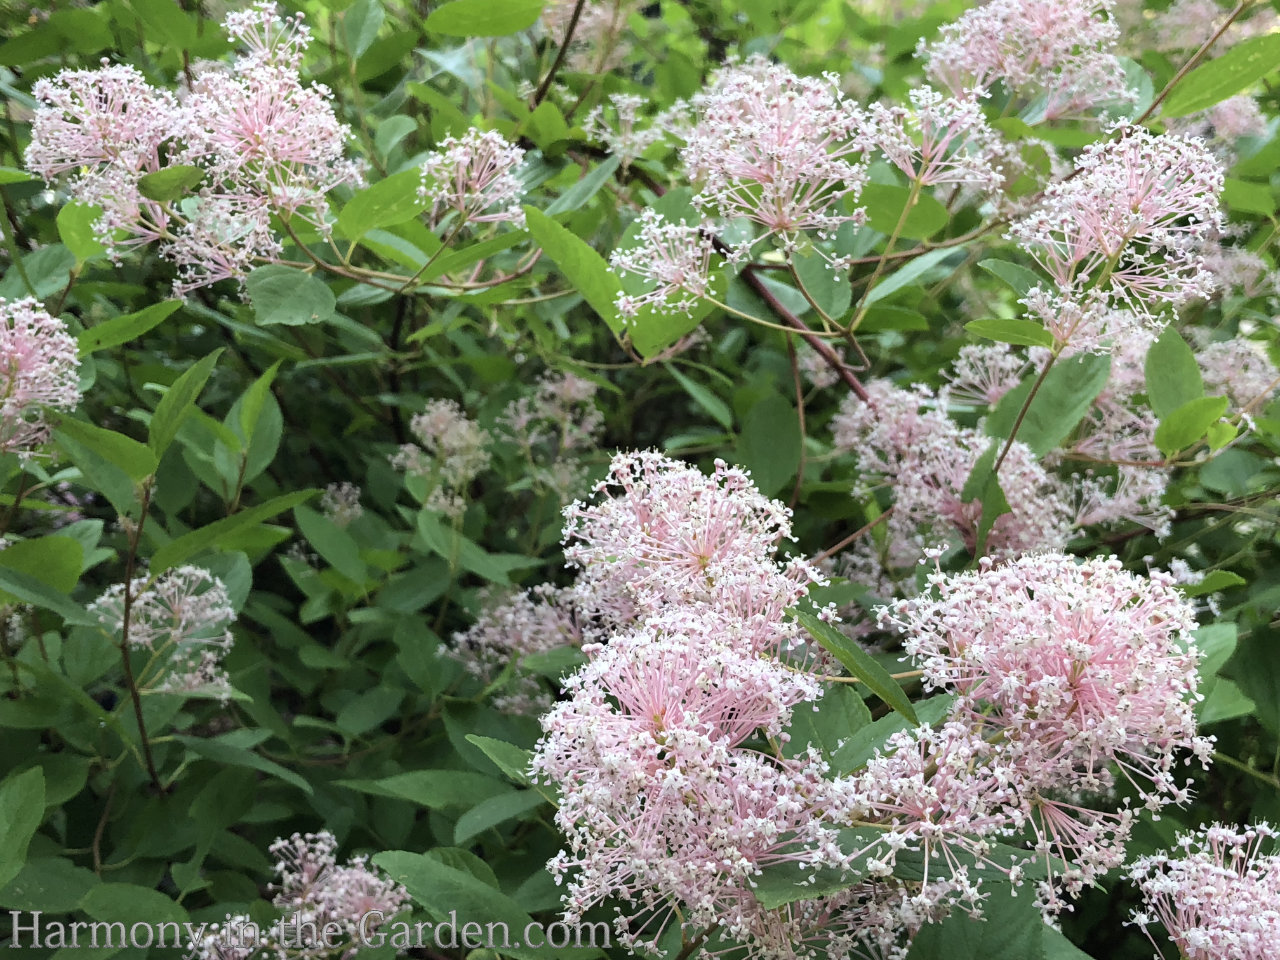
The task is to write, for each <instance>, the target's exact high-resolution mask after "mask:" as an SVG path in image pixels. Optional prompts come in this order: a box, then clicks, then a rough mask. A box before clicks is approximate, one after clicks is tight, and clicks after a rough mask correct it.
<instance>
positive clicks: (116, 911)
mask: <svg viewBox="0 0 1280 960" xmlns="http://www.w3.org/2000/svg"><path fill="white" fill-rule="evenodd" d="M80 909H81V910H83V911H84V912H85V913H87V914H88V915H89V916H91V917H92V918H93V919H95V920H102V921H104V922H107V923H110V924H112V927H111V928H110V931H113V932H114V933H115V934H116V937H115V939H114V940H112V941H111V942H110V943H109V944H102V945H103V946H108V945H109V946H116V947H118V946H128V945H129V944H128V943H127V942H126V941H125V940H124V937H123V936H122V935H121V934H123V932H124V931H125V929H126V928H130V927H132V926H133V925H134V924H135V923H137V922H138V920H139V919H140V918H144V917H145V918H146V921H147V922H148V923H149V924H161V923H182V922H184V921H185V920H186V919H187V911H185V910H183V909H182V907H181V906H179V905H178V904H177V903H175V902H174V901H173V900H172V899H171V898H170V897H167V896H165V895H164V894H163V893H161V892H160V891H159V890H154V889H152V888H151V887H140V886H138V885H136V884H132V883H100V884H98V885H97V886H95V887H93V888H91V889H90V890H89V892H88V893H86V894H85V895H84V899H82V900H81V901H80ZM119 924H123V925H124V926H123V927H121V926H119ZM100 929H101V928H100ZM103 934H104V936H106V937H110V936H111V932H109V931H108V930H103ZM171 945H172V944H171Z"/></svg>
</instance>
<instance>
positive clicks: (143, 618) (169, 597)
mask: <svg viewBox="0 0 1280 960" xmlns="http://www.w3.org/2000/svg"><path fill="white" fill-rule="evenodd" d="M125 589H126V588H125V585H124V584H122V583H117V584H115V585H113V586H111V587H109V588H108V589H107V590H106V591H105V592H104V593H103V594H102V596H100V597H99V598H98V599H97V600H95V601H94V602H93V603H92V604H91V605H90V607H89V611H90V612H91V613H93V614H94V615H95V616H96V617H97V619H98V622H99V623H100V624H101V625H102V626H103V628H105V629H106V630H107V631H108V632H109V633H110V634H112V635H114V636H116V637H121V636H123V634H124V621H125V613H124V606H125V603H124V598H125ZM128 590H129V594H130V605H129V631H128V632H129V637H128V642H129V645H130V646H131V647H135V648H144V649H146V650H149V651H151V652H152V653H153V654H154V656H153V658H152V667H151V669H150V670H148V672H147V673H146V674H144V675H142V676H140V677H139V678H138V679H139V682H140V683H143V684H146V685H148V686H150V685H155V686H156V688H157V689H159V690H165V691H171V692H176V693H213V694H215V695H217V696H219V697H221V698H222V699H223V700H226V699H227V698H228V697H229V696H230V693H231V682H230V679H229V678H228V676H227V673H226V671H225V669H223V667H222V658H223V657H224V656H225V655H226V653H227V651H228V650H230V649H231V644H232V639H233V638H232V636H231V630H230V624H231V622H232V621H234V620H235V618H236V613H235V609H234V608H233V607H232V605H231V598H230V595H229V594H228V593H227V588H226V585H225V584H223V582H222V581H221V580H219V579H218V578H217V577H215V576H214V575H213V574H211V573H210V572H209V571H208V570H205V569H203V568H201V567H194V566H190V565H187V566H182V567H177V568H175V569H173V570H166V571H165V572H164V573H162V574H160V575H159V576H158V577H156V578H155V579H152V578H150V577H138V578H136V579H134V580H133V581H131V582H130V583H129V585H128Z"/></svg>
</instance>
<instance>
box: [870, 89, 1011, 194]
mask: <svg viewBox="0 0 1280 960" xmlns="http://www.w3.org/2000/svg"><path fill="white" fill-rule="evenodd" d="M908 97H909V98H910V100H911V107H910V108H909V109H908V108H906V107H899V106H886V105H884V104H881V103H877V104H873V105H872V107H871V110H870V115H869V120H870V123H871V129H872V133H871V139H872V142H873V143H874V144H875V146H876V147H878V148H879V149H880V151H881V152H882V153H883V154H884V155H885V156H886V157H888V159H889V161H890V162H891V163H892V164H893V165H894V166H896V167H897V168H898V169H899V170H901V171H902V172H903V173H904V174H906V175H907V178H908V179H910V180H914V181H917V182H919V183H920V184H921V185H923V186H935V185H939V184H945V185H952V186H966V187H973V188H976V189H978V190H979V191H982V192H986V193H990V192H994V191H995V190H997V189H998V188H999V187H1000V185H1001V182H1002V177H1001V175H1000V170H999V166H1000V158H1001V154H1002V147H1003V144H1002V142H1001V140H1000V136H999V134H997V133H996V132H995V130H993V129H992V128H991V126H990V124H988V123H987V119H986V116H985V115H984V114H983V112H982V105H981V103H979V101H978V100H977V99H976V98H974V97H944V96H943V95H942V94H941V93H939V92H938V91H937V90H934V89H933V88H932V87H916V88H915V89H913V90H912V91H911V92H910V93H909V94H908Z"/></svg>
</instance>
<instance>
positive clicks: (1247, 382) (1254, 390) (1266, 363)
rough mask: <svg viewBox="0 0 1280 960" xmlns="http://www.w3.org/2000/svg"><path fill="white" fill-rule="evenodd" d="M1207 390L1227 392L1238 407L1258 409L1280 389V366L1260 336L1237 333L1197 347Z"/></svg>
mask: <svg viewBox="0 0 1280 960" xmlns="http://www.w3.org/2000/svg"><path fill="white" fill-rule="evenodd" d="M1196 360H1197V361H1199V363H1200V372H1201V374H1202V375H1203V377H1204V389H1205V393H1206V394H1208V395H1209V396H1225V397H1227V398H1228V399H1229V400H1230V401H1231V406H1232V407H1233V408H1234V409H1235V410H1242V411H1255V412H1256V411H1257V410H1259V409H1260V408H1261V407H1262V406H1264V405H1265V404H1266V403H1267V401H1269V400H1270V399H1271V397H1272V396H1274V395H1275V392H1276V390H1277V389H1280V369H1277V368H1276V365H1275V364H1274V363H1272V362H1271V358H1270V357H1268V356H1267V353H1266V347H1265V345H1264V344H1263V343H1262V341H1259V340H1251V339H1249V338H1248V337H1243V336H1237V337H1233V338H1232V339H1230V340H1216V341H1214V342H1213V343H1209V344H1206V345H1205V346H1203V347H1201V348H1200V349H1199V350H1198V351H1196Z"/></svg>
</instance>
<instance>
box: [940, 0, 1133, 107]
mask: <svg viewBox="0 0 1280 960" xmlns="http://www.w3.org/2000/svg"><path fill="white" fill-rule="evenodd" d="M1112 6H1113V0H991V2H990V3H985V4H983V5H981V6H978V7H975V8H973V9H972V10H970V11H968V12H967V13H966V14H965V15H964V16H962V17H961V18H960V19H959V20H957V21H955V22H954V23H950V24H947V25H946V26H944V27H943V28H942V30H941V32H940V35H939V37H938V39H937V40H935V41H933V42H932V43H925V42H924V41H921V43H920V48H919V50H918V51H917V52H918V55H919V56H920V57H921V58H922V59H924V61H925V65H926V70H927V72H928V73H929V76H930V77H931V78H932V79H933V80H934V81H936V82H937V83H939V84H941V85H942V86H944V87H946V88H947V89H949V90H950V91H951V92H952V93H953V94H955V95H956V96H974V95H983V94H985V93H986V92H987V91H989V90H990V89H991V88H992V87H993V86H994V85H995V84H996V83H997V82H999V83H1001V84H1002V85H1003V86H1004V87H1005V88H1006V89H1007V90H1009V91H1010V92H1012V93H1014V94H1015V95H1016V96H1018V97H1020V98H1021V99H1023V100H1027V101H1033V100H1036V99H1037V98H1040V101H1041V104H1042V107H1041V110H1042V115H1043V116H1044V117H1045V118H1047V119H1054V118H1059V117H1066V116H1079V115H1081V114H1085V113H1087V112H1088V111H1090V110H1092V109H1095V108H1097V107H1099V106H1104V105H1108V104H1123V103H1126V102H1128V101H1129V100H1130V98H1131V96H1132V94H1131V93H1130V91H1129V90H1128V88H1127V84H1126V80H1125V71H1124V66H1123V65H1122V64H1121V63H1120V60H1119V58H1118V57H1117V56H1116V54H1115V52H1114V51H1115V46H1116V42H1117V41H1118V40H1119V38H1120V30H1119V28H1118V27H1117V26H1116V24H1115V22H1114V21H1113V20H1112V18H1111V8H1112Z"/></svg>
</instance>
